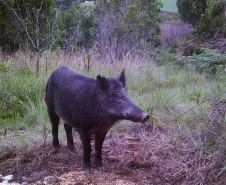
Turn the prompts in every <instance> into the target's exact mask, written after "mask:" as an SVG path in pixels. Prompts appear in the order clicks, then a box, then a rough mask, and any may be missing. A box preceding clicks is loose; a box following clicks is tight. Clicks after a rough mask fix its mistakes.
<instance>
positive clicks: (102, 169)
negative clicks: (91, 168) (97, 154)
mask: <svg viewBox="0 0 226 185" xmlns="http://www.w3.org/2000/svg"><path fill="white" fill-rule="evenodd" d="M96 169H97V170H98V171H104V167H102V166H99V167H96Z"/></svg>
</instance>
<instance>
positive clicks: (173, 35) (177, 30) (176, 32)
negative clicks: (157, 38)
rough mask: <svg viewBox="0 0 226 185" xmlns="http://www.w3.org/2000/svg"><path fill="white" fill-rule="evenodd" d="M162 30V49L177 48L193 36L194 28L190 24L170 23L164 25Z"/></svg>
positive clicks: (161, 26)
mask: <svg viewBox="0 0 226 185" xmlns="http://www.w3.org/2000/svg"><path fill="white" fill-rule="evenodd" d="M160 28H161V45H162V47H169V46H171V47H174V48H175V47H177V45H178V44H179V43H181V42H183V41H184V40H185V38H188V37H190V36H191V32H192V31H193V28H191V26H190V25H189V24H186V23H183V22H181V21H169V22H167V23H162V24H161V25H160Z"/></svg>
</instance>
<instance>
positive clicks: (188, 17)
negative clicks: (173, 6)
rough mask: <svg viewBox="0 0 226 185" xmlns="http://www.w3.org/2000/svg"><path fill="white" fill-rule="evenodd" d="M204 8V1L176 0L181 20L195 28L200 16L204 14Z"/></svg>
mask: <svg viewBox="0 0 226 185" xmlns="http://www.w3.org/2000/svg"><path fill="white" fill-rule="evenodd" d="M206 6H207V5H206V0H177V7H178V12H179V15H180V18H181V20H182V21H184V22H187V23H189V24H192V25H193V26H196V27H197V25H198V24H199V19H200V17H201V14H204V13H205V9H206Z"/></svg>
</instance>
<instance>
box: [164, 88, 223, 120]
mask: <svg viewBox="0 0 226 185" xmlns="http://www.w3.org/2000/svg"><path fill="white" fill-rule="evenodd" d="M223 94H226V91H225V92H223V93H221V94H218V95H217V96H214V97H212V98H209V99H207V100H205V101H203V102H201V103H200V104H198V105H196V106H195V107H192V108H191V109H189V110H188V111H186V112H184V113H183V114H180V115H179V116H177V117H176V118H174V119H172V120H170V121H169V122H167V123H170V122H173V121H175V120H176V119H178V118H180V117H181V116H183V115H185V114H187V113H188V112H190V111H192V110H193V109H195V108H197V107H198V106H200V105H202V104H204V103H206V102H208V101H210V100H213V99H215V98H217V97H219V96H222V95H223Z"/></svg>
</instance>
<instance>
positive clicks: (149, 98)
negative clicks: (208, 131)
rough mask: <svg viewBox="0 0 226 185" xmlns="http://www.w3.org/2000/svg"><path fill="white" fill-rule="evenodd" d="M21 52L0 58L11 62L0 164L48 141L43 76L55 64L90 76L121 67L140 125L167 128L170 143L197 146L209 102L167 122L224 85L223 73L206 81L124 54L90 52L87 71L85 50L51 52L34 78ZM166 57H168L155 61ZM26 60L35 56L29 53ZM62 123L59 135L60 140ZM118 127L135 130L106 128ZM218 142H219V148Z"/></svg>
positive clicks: (0, 104)
mask: <svg viewBox="0 0 226 185" xmlns="http://www.w3.org/2000/svg"><path fill="white" fill-rule="evenodd" d="M23 55H24V56H26V53H21V52H20V53H16V54H15V55H12V56H8V58H7V60H6V58H5V57H1V58H0V60H1V61H0V62H1V63H2V64H3V66H5V65H6V64H7V61H9V60H10V61H11V64H10V65H8V66H7V67H6V68H4V70H3V68H2V70H1V71H0V84H1V85H0V135H1V137H0V141H1V142H0V162H1V161H2V160H3V159H6V158H9V156H14V155H16V153H18V152H19V151H20V152H22V151H23V150H24V148H26V147H31V146H35V145H37V146H39V145H40V144H42V143H45V142H46V141H50V140H51V136H50V122H49V120H48V116H47V111H46V105H45V102H44V90H45V85H46V82H47V79H48V76H49V75H50V74H51V72H52V71H53V70H54V69H56V68H57V67H58V66H60V65H67V66H70V67H73V68H74V69H76V70H77V71H79V72H80V73H83V74H85V75H87V76H90V77H93V78H95V77H96V76H97V75H98V74H100V75H102V76H106V77H117V76H118V74H119V73H120V72H121V70H122V69H123V68H124V67H125V69H126V77H127V86H128V94H129V95H130V96H131V98H132V100H133V101H134V102H136V103H137V104H138V105H140V106H141V107H142V108H143V109H144V110H146V111H147V112H148V113H149V114H150V115H151V119H150V122H149V123H147V124H146V126H145V127H147V128H148V127H156V126H160V127H162V128H164V129H165V130H168V132H169V131H170V130H173V133H174V134H173V135H172V138H171V139H172V143H173V144H175V145H176V146H178V140H179V139H177V138H180V139H181V138H184V142H185V141H189V142H190V143H191V144H192V145H193V146H194V147H196V149H200V148H199V146H200V143H201V141H200V138H199V137H197V132H198V133H201V132H202V130H203V128H206V125H205V122H203V120H202V119H205V118H206V117H208V115H209V113H210V111H211V103H210V102H208V103H206V104H203V105H202V106H200V107H198V108H196V109H195V110H194V111H193V112H189V113H188V114H186V115H184V116H183V117H180V118H178V119H177V120H175V121H174V122H171V123H168V122H169V121H170V120H172V119H173V118H175V117H176V116H178V115H179V114H181V113H183V112H185V111H187V110H188V109H190V108H192V107H194V106H196V105H197V104H198V103H200V102H202V101H203V100H205V99H207V98H210V97H212V96H216V95H217V94H220V93H222V92H224V91H225V89H226V83H225V80H224V79H225V78H223V77H224V74H223V73H222V74H221V73H219V74H218V75H216V77H215V78H213V79H209V78H206V77H205V76H203V75H201V74H199V73H197V72H194V71H192V70H187V69H183V68H180V67H178V66H176V65H172V64H171V65H170V62H169V63H167V64H168V65H161V66H159V65H157V64H156V63H154V62H153V61H146V62H138V61H139V58H136V60H135V61H134V60H133V59H134V58H132V57H131V58H129V56H127V58H126V59H124V60H123V61H121V62H118V63H108V62H105V63H104V62H102V61H101V60H99V59H98V56H96V55H95V53H91V63H90V68H91V70H90V71H87V69H86V67H85V66H84V61H83V59H84V56H86V54H85V53H82V52H80V53H77V54H76V55H74V56H69V55H66V54H65V53H63V52H61V51H56V52H53V53H52V54H51V55H50V56H49V66H48V68H49V71H48V74H47V75H45V69H44V67H41V71H40V78H39V79H36V77H35V70H34V67H33V64H32V63H27V61H25V60H24V62H26V65H25V64H24V62H23V60H21V58H23V57H18V56H23ZM168 55H169V54H168ZM0 56H2V55H0ZM15 56H17V57H15ZM29 56H32V54H29ZM25 58H26V57H25ZM166 58H168V56H165V58H164V57H163V58H161V59H158V60H165V59H166ZM29 61H35V60H34V59H33V58H32V57H31V58H30V60H29ZM44 61H45V57H44V56H43V58H41V63H42V65H43V66H44ZM164 62H165V61H164ZM153 123H154V125H152V124H153ZM167 123H168V124H167ZM62 125H63V124H61V126H60V130H61V131H60V138H61V139H63V140H65V133H64V132H63V126H62ZM120 127H123V128H124V129H128V130H132V129H131V128H135V126H134V123H127V122H126V121H122V122H121V123H119V124H117V125H116V126H115V127H113V128H112V130H116V131H117V130H118V128H120ZM201 128H202V129H201ZM182 141H183V139H182ZM182 141H181V142H182ZM37 143H39V144H37ZM223 146H224V145H222V144H221V147H223ZM223 148H224V147H223ZM176 151H177V150H176ZM223 151H224V150H223ZM223 169H224V168H223Z"/></svg>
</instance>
